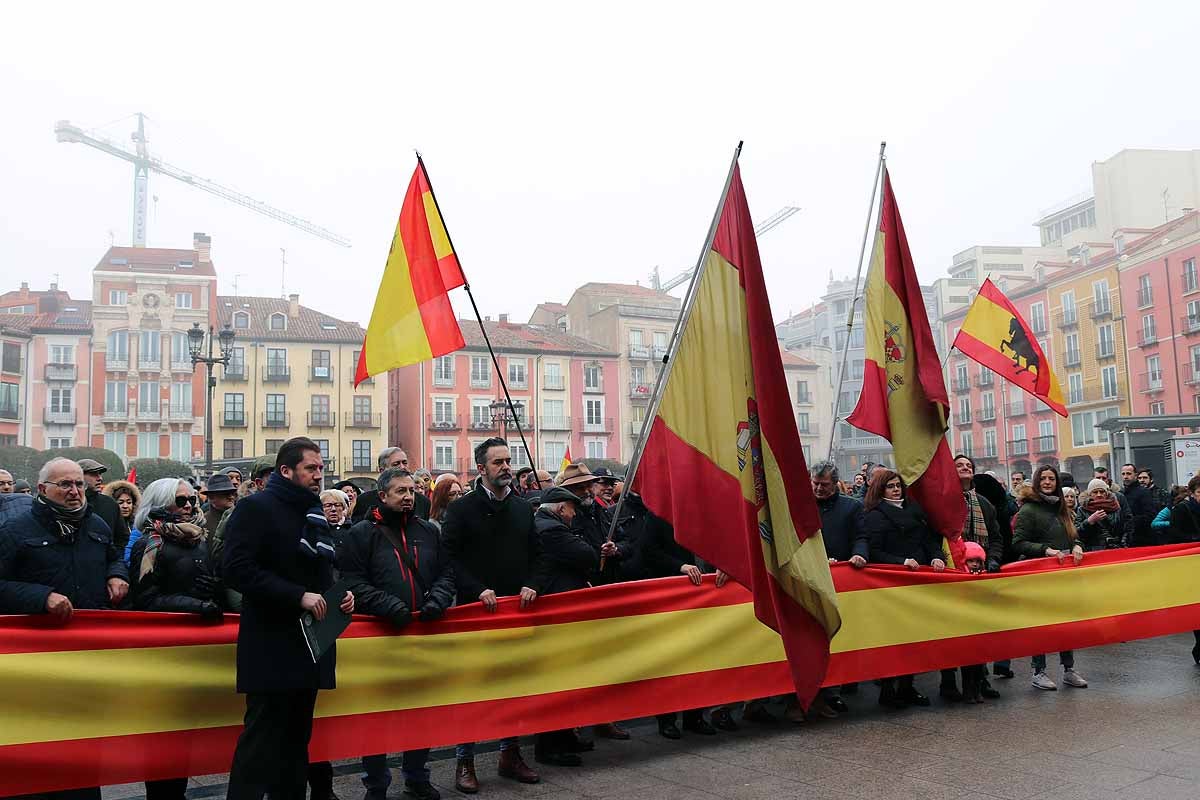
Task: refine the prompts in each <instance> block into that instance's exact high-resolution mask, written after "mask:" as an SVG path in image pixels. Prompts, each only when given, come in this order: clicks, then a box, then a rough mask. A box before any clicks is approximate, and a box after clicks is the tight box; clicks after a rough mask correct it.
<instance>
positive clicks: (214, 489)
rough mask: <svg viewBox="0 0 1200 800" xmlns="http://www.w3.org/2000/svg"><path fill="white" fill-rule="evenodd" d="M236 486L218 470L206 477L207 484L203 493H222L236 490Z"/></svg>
mask: <svg viewBox="0 0 1200 800" xmlns="http://www.w3.org/2000/svg"><path fill="white" fill-rule="evenodd" d="M236 491H237V487H236V486H234V485H233V481H231V480H230V479H229V476H228V475H225V474H224V473H221V472H218V473H216V474H215V475H212V476H211V477H209V479H208V484H207V485H206V486H205V487H204V493H205V494H223V493H225V492H230V493H233V492H236Z"/></svg>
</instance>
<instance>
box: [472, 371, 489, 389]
mask: <svg viewBox="0 0 1200 800" xmlns="http://www.w3.org/2000/svg"><path fill="white" fill-rule="evenodd" d="M471 388H472V389H490V388H492V374H491V373H490V372H489V373H488V374H487V375H472V376H471Z"/></svg>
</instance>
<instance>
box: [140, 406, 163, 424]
mask: <svg viewBox="0 0 1200 800" xmlns="http://www.w3.org/2000/svg"><path fill="white" fill-rule="evenodd" d="M137 418H138V420H139V421H141V422H148V421H150V420H153V421H155V422H158V421H159V420H160V419H162V410H161V409H160V408H159V407H158V406H154V407H153V408H141V407H139V408H138V410H137Z"/></svg>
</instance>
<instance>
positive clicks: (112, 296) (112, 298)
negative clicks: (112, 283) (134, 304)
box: [108, 289, 129, 306]
mask: <svg viewBox="0 0 1200 800" xmlns="http://www.w3.org/2000/svg"><path fill="white" fill-rule="evenodd" d="M128 302H129V292H127V291H125V290H124V289H109V290H108V304H109V305H110V306H123V305H125V304H126V303H128Z"/></svg>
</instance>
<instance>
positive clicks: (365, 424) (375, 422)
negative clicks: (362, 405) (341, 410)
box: [345, 411, 383, 428]
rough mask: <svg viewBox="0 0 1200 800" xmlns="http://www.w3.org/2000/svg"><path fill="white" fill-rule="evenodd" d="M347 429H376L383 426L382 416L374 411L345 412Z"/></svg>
mask: <svg viewBox="0 0 1200 800" xmlns="http://www.w3.org/2000/svg"><path fill="white" fill-rule="evenodd" d="M345 413H346V427H347V428H378V427H380V426H381V425H382V424H383V414H382V413H380V412H378V411H376V412H374V413H372V412H370V411H347V412H345Z"/></svg>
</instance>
